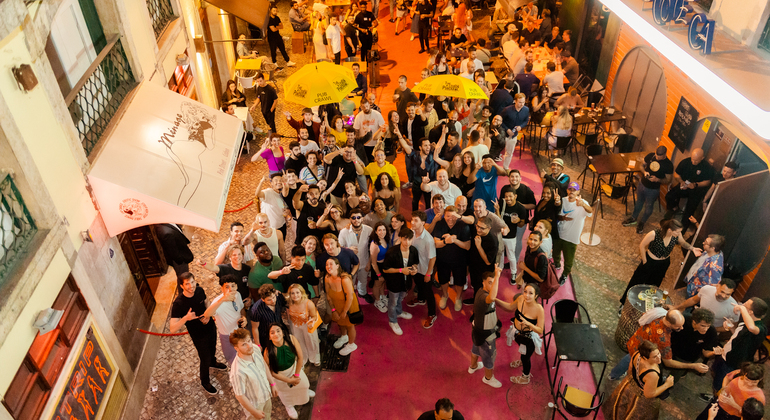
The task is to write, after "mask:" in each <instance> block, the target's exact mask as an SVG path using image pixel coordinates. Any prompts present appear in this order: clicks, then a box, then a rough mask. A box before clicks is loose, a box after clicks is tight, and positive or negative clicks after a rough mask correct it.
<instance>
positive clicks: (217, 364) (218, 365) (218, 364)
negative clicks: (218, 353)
mask: <svg viewBox="0 0 770 420" xmlns="http://www.w3.org/2000/svg"><path fill="white" fill-rule="evenodd" d="M211 368H212V369H215V370H227V365H226V364H224V363H221V362H215V363H214V364H213V365H211Z"/></svg>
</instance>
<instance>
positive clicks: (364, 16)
mask: <svg viewBox="0 0 770 420" xmlns="http://www.w3.org/2000/svg"><path fill="white" fill-rule="evenodd" d="M358 5H359V6H360V7H361V12H360V13H359V14H358V16H356V18H355V20H354V21H353V26H354V27H355V28H356V29H357V30H358V40H359V41H360V42H361V60H367V58H368V57H367V54H368V53H369V50H371V49H372V42H373V41H374V34H372V29H374V28H376V27H377V25H378V24H379V23H378V22H377V17H376V16H375V15H374V13H372V12H370V11H369V10H368V9H367V6H368V5H367V3H366V2H365V1H362V2H360V3H358Z"/></svg>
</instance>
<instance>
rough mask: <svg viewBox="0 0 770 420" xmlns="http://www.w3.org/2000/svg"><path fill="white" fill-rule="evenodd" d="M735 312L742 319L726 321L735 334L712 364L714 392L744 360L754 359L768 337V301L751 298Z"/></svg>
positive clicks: (750, 360) (726, 325)
mask: <svg viewBox="0 0 770 420" xmlns="http://www.w3.org/2000/svg"><path fill="white" fill-rule="evenodd" d="M735 313H737V314H740V316H741V320H740V322H739V323H738V325H732V322H730V323H729V324H728V321H725V327H729V328H730V329H731V330H732V331H733V335H732V337H730V340H729V341H728V342H727V344H725V345H724V350H722V351H721V354H720V355H718V356H717V357H715V358H714V363H713V364H712V365H711V371H712V372H713V373H714V382H713V383H712V384H711V386H712V387H713V389H714V393H716V392H717V391H718V390H719V389H721V388H722V381H723V379H724V378H725V376H727V374H728V373H730V372H732V371H734V370H736V369H740V367H741V363H743V362H752V361H754V354H755V353H756V352H757V350H758V349H759V346H761V345H762V343H763V342H764V341H765V337H767V327H766V326H765V324H764V323H763V322H762V318H763V317H764V316H765V314H767V303H765V301H764V300H762V299H759V298H753V299H749V300H747V301H746V302H744V303H743V305H737V306H736V307H735Z"/></svg>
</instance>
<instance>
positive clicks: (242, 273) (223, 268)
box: [217, 262, 251, 309]
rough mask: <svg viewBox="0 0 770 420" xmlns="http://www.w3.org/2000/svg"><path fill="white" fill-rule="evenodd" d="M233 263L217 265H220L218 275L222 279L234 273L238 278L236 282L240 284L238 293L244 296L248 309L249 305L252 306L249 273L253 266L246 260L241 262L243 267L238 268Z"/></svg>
mask: <svg viewBox="0 0 770 420" xmlns="http://www.w3.org/2000/svg"><path fill="white" fill-rule="evenodd" d="M231 264H232V263H230V264H219V265H217V267H219V272H217V277H218V278H220V279H221V278H222V277H224V276H226V275H228V274H232V275H233V276H235V278H236V279H238V281H237V282H236V283H235V284H236V285H238V293H240V294H241V296H243V299H244V304H245V305H246V309H248V308H249V306H251V297H250V294H249V273H250V272H251V267H250V266H249V265H247V264H246V263H245V262H241V269H240V270H236V269H235V268H233V266H232V265H231Z"/></svg>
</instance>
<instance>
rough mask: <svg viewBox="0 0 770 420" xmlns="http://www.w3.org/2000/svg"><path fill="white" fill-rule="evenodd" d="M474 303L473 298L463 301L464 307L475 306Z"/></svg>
mask: <svg viewBox="0 0 770 420" xmlns="http://www.w3.org/2000/svg"><path fill="white" fill-rule="evenodd" d="M473 302H474V299H473V298H468V299H463V305H468V306H473Z"/></svg>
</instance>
